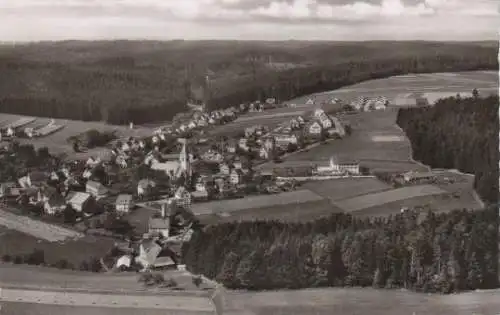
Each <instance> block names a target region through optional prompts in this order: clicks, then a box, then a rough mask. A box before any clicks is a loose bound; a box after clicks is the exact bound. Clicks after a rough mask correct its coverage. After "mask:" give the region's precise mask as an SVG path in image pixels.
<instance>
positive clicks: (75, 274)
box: [0, 263, 213, 297]
mask: <svg viewBox="0 0 500 315" xmlns="http://www.w3.org/2000/svg"><path fill="white" fill-rule="evenodd" d="M162 273H163V275H164V277H165V279H168V278H172V279H174V280H175V281H176V282H177V286H178V287H179V288H182V289H184V290H182V291H172V290H168V289H159V288H158V289H157V290H151V288H145V287H144V286H143V285H142V284H141V283H139V281H138V279H139V275H138V274H137V273H114V272H107V273H92V272H83V271H72V270H60V269H53V268H47V267H38V266H28V265H13V264H5V263H0V287H3V288H7V287H8V288H16V289H26V290H30V289H45V290H50V291H68V292H69V291H71V292H100V293H102V294H107V293H113V292H120V293H123V294H141V295H145V296H147V295H152V294H159V295H163V296H165V295H171V296H174V295H175V296H191V297H208V296H209V295H210V294H211V292H210V291H211V290H212V289H213V285H212V284H211V283H209V282H208V281H204V282H203V283H202V284H201V285H200V287H199V288H197V287H196V286H195V285H194V284H193V283H192V274H191V273H189V272H187V271H178V270H165V271H163V272H162Z"/></svg>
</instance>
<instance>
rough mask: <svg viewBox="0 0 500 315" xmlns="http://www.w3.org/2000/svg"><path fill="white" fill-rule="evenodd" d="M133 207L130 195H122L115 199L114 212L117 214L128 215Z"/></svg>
mask: <svg viewBox="0 0 500 315" xmlns="http://www.w3.org/2000/svg"><path fill="white" fill-rule="evenodd" d="M133 207H134V204H133V201H132V195H128V194H122V195H118V197H116V202H115V210H116V212H118V213H129V212H130V210H132V208H133Z"/></svg>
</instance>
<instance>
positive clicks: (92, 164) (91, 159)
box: [85, 156, 101, 168]
mask: <svg viewBox="0 0 500 315" xmlns="http://www.w3.org/2000/svg"><path fill="white" fill-rule="evenodd" d="M100 163H101V159H100V158H94V157H92V156H91V157H89V158H88V159H87V162H86V163H85V165H86V166H88V167H90V168H93V167H96V166H97V165H99V164H100Z"/></svg>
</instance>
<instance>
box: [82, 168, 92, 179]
mask: <svg viewBox="0 0 500 315" xmlns="http://www.w3.org/2000/svg"><path fill="white" fill-rule="evenodd" d="M82 177H83V178H85V179H89V178H90V177H92V171H91V170H90V169H88V168H86V169H85V170H84V171H83V174H82Z"/></svg>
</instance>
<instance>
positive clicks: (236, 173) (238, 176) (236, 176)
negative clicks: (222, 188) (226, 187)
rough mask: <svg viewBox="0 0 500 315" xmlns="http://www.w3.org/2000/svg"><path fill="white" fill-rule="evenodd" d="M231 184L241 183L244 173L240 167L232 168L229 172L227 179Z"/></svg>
mask: <svg viewBox="0 0 500 315" xmlns="http://www.w3.org/2000/svg"><path fill="white" fill-rule="evenodd" d="M229 180H230V181H231V184H234V185H238V184H241V183H242V182H243V180H244V173H243V171H242V170H241V169H234V170H233V171H232V172H231V177H230V179H229Z"/></svg>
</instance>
